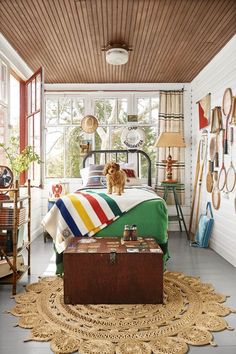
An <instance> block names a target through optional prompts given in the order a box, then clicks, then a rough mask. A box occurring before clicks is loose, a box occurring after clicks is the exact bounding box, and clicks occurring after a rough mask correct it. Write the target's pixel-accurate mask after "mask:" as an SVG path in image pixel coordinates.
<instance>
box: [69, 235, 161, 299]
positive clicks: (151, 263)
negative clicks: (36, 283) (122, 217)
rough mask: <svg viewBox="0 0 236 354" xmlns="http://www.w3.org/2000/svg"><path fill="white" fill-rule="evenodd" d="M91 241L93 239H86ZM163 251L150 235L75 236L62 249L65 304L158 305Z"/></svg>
mask: <svg viewBox="0 0 236 354" xmlns="http://www.w3.org/2000/svg"><path fill="white" fill-rule="evenodd" d="M90 240H94V241H95V242H91V243H84V242H86V241H87V242H89V241H90ZM162 258H163V253H162V251H161V249H160V247H159V245H158V244H157V243H156V241H155V239H153V238H146V239H144V238H138V240H137V241H123V240H122V239H120V238H118V237H117V238H114V237H112V238H109V237H107V238H91V239H88V238H80V237H75V238H74V239H73V240H72V241H71V243H70V244H69V246H68V247H67V249H66V250H65V251H64V255H63V259H64V301H65V303H66V304H159V303H162V301H163V259H162Z"/></svg>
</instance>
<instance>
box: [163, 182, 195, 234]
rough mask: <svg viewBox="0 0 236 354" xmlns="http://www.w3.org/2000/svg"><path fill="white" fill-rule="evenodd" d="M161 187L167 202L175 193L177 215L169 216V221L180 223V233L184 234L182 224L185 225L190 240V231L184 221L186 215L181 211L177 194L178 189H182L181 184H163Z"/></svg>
mask: <svg viewBox="0 0 236 354" xmlns="http://www.w3.org/2000/svg"><path fill="white" fill-rule="evenodd" d="M161 186H162V187H163V188H164V195H163V199H164V200H165V201H167V197H168V194H169V193H173V196H174V201H175V208H176V215H170V216H169V221H178V222H179V228H180V231H181V232H182V225H181V222H182V223H183V225H184V230H185V232H186V235H187V238H188V239H189V234H188V230H187V227H186V223H185V220H184V215H183V212H182V209H181V205H180V203H179V199H178V195H177V193H176V189H178V188H179V187H181V184H180V183H165V182H162V183H161Z"/></svg>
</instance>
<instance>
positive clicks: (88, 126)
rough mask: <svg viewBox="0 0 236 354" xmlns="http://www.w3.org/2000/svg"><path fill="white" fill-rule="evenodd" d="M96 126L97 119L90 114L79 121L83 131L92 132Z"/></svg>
mask: <svg viewBox="0 0 236 354" xmlns="http://www.w3.org/2000/svg"><path fill="white" fill-rule="evenodd" d="M97 127H98V120H97V118H96V117H94V116H92V115H87V116H85V117H84V118H83V119H82V121H81V128H82V130H83V131H84V132H85V133H88V134H92V133H94V132H95V131H96V129H97Z"/></svg>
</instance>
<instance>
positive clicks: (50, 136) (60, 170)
mask: <svg viewBox="0 0 236 354" xmlns="http://www.w3.org/2000/svg"><path fill="white" fill-rule="evenodd" d="M63 131H64V130H63V128H59V127H57V128H55V127H53V128H47V134H46V146H45V148H46V158H45V162H46V176H47V177H63V176H64V134H63Z"/></svg>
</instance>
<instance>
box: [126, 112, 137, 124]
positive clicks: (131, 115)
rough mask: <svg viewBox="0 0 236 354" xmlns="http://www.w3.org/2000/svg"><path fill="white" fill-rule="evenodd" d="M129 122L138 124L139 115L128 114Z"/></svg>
mask: <svg viewBox="0 0 236 354" xmlns="http://www.w3.org/2000/svg"><path fill="white" fill-rule="evenodd" d="M128 122H132V123H137V122H138V115H137V114H128Z"/></svg>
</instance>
